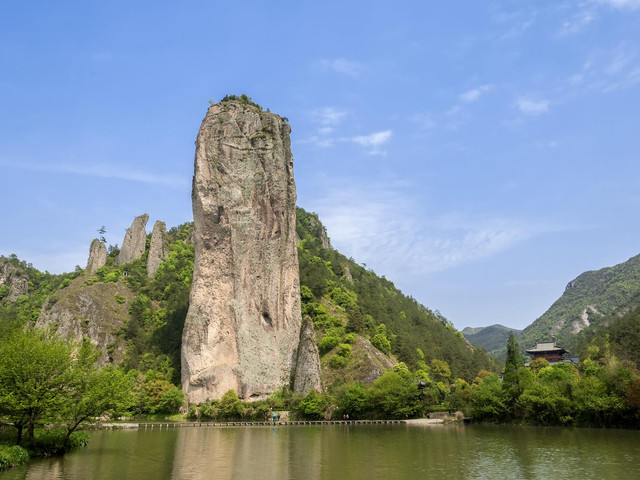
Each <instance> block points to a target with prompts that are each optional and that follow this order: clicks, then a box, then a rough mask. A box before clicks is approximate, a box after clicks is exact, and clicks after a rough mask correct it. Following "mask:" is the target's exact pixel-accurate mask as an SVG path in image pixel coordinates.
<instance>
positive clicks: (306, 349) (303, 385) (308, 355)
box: [293, 317, 321, 394]
mask: <svg viewBox="0 0 640 480" xmlns="http://www.w3.org/2000/svg"><path fill="white" fill-rule="evenodd" d="M320 384H321V379H320V353H319V352H318V345H317V344H316V340H315V331H314V329H313V321H312V320H311V319H310V318H309V317H306V318H304V319H303V320H302V327H301V329H300V343H299V345H298V356H297V358H296V369H295V377H294V379H293V391H294V393H303V394H304V393H307V392H309V391H310V390H313V389H317V388H318V386H319V385H320Z"/></svg>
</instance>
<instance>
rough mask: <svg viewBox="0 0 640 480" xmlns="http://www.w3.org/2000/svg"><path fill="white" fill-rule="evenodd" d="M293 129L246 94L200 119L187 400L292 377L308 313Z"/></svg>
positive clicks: (246, 395) (256, 389) (255, 394)
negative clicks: (244, 99) (303, 308)
mask: <svg viewBox="0 0 640 480" xmlns="http://www.w3.org/2000/svg"><path fill="white" fill-rule="evenodd" d="M290 131H291V128H290V126H289V124H288V123H286V122H285V121H284V120H283V119H282V118H281V117H279V116H278V115H275V114H273V113H269V112H264V111H262V110H261V109H260V108H258V107H256V106H252V105H246V104H241V103H239V102H223V103H220V104H217V105H213V106H211V107H210V108H209V111H208V112H207V115H206V116H205V118H204V120H203V122H202V126H201V128H200V131H199V133H198V137H197V139H196V155H195V173H194V177H193V193H192V198H193V217H194V245H195V262H194V273H193V284H192V288H191V295H190V301H189V311H188V313H187V317H186V319H185V325H184V331H183V338H182V386H183V390H184V391H185V393H186V394H187V398H188V401H189V402H190V403H194V402H202V401H204V400H206V399H207V398H220V397H221V396H222V395H223V394H224V393H225V392H226V391H227V390H230V389H234V390H235V391H236V393H237V394H238V396H239V397H240V398H242V399H245V400H249V399H260V398H264V397H266V396H268V395H270V394H271V393H272V392H273V391H275V390H276V389H278V388H281V387H283V386H288V385H290V382H291V380H292V378H293V376H294V373H293V371H292V370H293V368H294V366H295V362H296V356H297V349H298V342H299V340H300V325H301V317H300V287H299V277H298V275H299V272H298V256H297V250H296V242H295V239H296V233H295V223H296V222H295V202H296V190H295V183H294V180H293V156H292V154H291V148H290V139H289V134H290ZM299 368H302V366H299ZM319 386H320V385H319V384H318V385H317V388H319Z"/></svg>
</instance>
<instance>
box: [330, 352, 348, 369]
mask: <svg viewBox="0 0 640 480" xmlns="http://www.w3.org/2000/svg"><path fill="white" fill-rule="evenodd" d="M347 361H348V360H347V358H346V357H343V356H341V355H334V356H333V357H331V360H329V366H330V367H331V368H335V369H339V368H342V367H344V366H345V365H346V364H347Z"/></svg>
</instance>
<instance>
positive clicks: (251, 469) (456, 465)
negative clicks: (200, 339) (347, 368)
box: [0, 424, 640, 480]
mask: <svg viewBox="0 0 640 480" xmlns="http://www.w3.org/2000/svg"><path fill="white" fill-rule="evenodd" d="M227 478H234V479H251V478H259V479H260V480H268V479H305V480H306V479H321V478H331V479H334V478H335V479H350V478H358V479H368V480H369V479H376V478H436V479H449V478H455V479H473V478H482V479H501V478H504V479H509V480H513V479H520V478H524V479H546V478H559V479H574V478H575V479H590V478H593V479H636V478H640V432H638V431H625V430H595V429H564V428H542V427H505V426H495V427H494V426H475V425H473V426H469V425H467V426H449V425H447V426H444V425H433V426H417V425H410V424H407V425H404V424H399V425H352V426H341V425H327V426H280V427H276V428H274V427H201V428H197V427H184V428H173V429H169V430H167V429H166V428H164V429H162V430H159V429H158V428H157V427H156V428H155V429H154V430H144V429H142V430H119V431H106V430H103V431H95V432H92V433H91V443H90V445H89V446H88V447H87V448H84V449H79V450H77V451H75V452H73V453H71V454H69V455H67V456H65V457H62V458H53V459H44V460H35V461H32V462H31V464H30V465H29V466H27V467H24V468H19V469H13V470H10V471H7V472H5V473H0V480H8V479H30V480H36V479H37V480H40V479H42V480H44V479H47V480H50V479H82V480H87V479H109V480H126V479H136V480H141V479H227Z"/></svg>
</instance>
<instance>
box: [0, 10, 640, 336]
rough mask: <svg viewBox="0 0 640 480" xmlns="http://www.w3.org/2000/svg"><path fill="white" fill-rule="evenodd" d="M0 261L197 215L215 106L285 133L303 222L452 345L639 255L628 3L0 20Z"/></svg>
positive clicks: (5, 15) (635, 99)
mask: <svg viewBox="0 0 640 480" xmlns="http://www.w3.org/2000/svg"><path fill="white" fill-rule="evenodd" d="M0 62H1V65H2V68H0V172H1V174H2V192H3V197H4V208H3V209H2V211H1V213H0V221H1V223H2V229H0V254H4V255H8V254H10V253H15V254H17V255H18V256H19V257H20V258H21V259H25V260H27V261H29V262H32V263H33V264H34V266H36V267H38V268H40V269H42V270H49V271H51V272H56V273H58V272H63V271H70V270H73V268H74V266H75V265H81V266H84V265H85V264H86V260H87V256H88V251H89V244H90V242H91V239H92V238H94V237H96V236H97V232H96V230H97V229H98V228H99V227H100V226H101V225H104V226H105V227H106V229H107V234H106V237H107V241H108V243H112V244H115V243H118V244H120V243H121V242H122V238H123V236H124V232H125V229H126V228H127V227H128V226H129V225H130V223H131V221H132V220H133V218H134V217H135V216H137V215H140V214H142V213H144V212H147V213H149V215H150V217H151V219H150V222H149V224H148V229H149V230H150V229H151V227H152V225H153V222H154V221H155V220H156V219H161V220H164V221H165V222H167V225H168V226H173V225H178V224H180V223H183V222H185V221H190V220H191V219H192V213H191V201H190V185H191V176H192V169H193V155H194V143H193V142H194V140H195V137H196V133H197V130H198V128H199V125H200V122H201V120H202V118H203V116H204V114H205V112H206V108H207V106H208V103H207V102H208V100H209V99H213V100H219V99H220V98H222V97H223V96H224V95H226V94H228V93H235V94H241V93H246V94H248V95H249V96H251V97H252V98H253V99H254V100H255V101H256V102H257V103H260V104H261V105H262V106H263V107H264V108H269V109H270V110H271V111H273V112H276V113H279V114H280V115H283V116H286V117H288V118H289V120H290V123H291V125H292V128H293V133H292V149H293V154H294V159H295V175H296V183H297V188H298V204H299V205H300V206H302V207H303V208H305V209H307V210H311V211H315V212H317V213H318V214H319V215H320V217H321V219H322V220H323V222H324V223H325V224H326V226H327V228H328V231H329V235H330V237H331V240H332V243H333V245H334V246H335V247H336V248H337V249H338V250H340V251H341V252H342V253H344V254H346V255H347V256H352V257H353V258H354V259H356V260H357V261H358V262H361V263H365V264H366V265H367V266H368V267H369V268H371V269H373V270H374V271H375V272H376V273H378V274H380V275H385V276H386V277H387V278H389V279H390V280H392V281H394V282H395V284H396V285H397V286H398V287H399V288H401V289H402V290H403V291H404V292H405V293H407V294H409V295H411V296H413V297H414V298H416V299H417V300H418V301H420V302H421V303H423V304H425V305H426V306H428V307H430V308H432V309H439V310H440V311H441V312H442V313H443V314H444V315H445V316H446V317H448V318H449V319H450V320H451V321H453V322H454V324H455V326H456V327H458V328H463V327H465V326H480V325H490V324H493V323H502V324H504V325H509V326H513V327H518V328H523V327H524V326H526V325H528V324H529V323H531V322H532V321H533V320H535V318H537V317H538V316H539V315H541V314H542V313H544V311H545V310H546V309H547V308H548V307H549V306H550V305H551V303H552V302H553V301H554V300H555V299H556V298H558V297H559V296H560V295H561V294H562V292H563V290H564V287H565V285H566V283H567V282H569V281H570V280H572V279H573V278H575V277H576V276H577V275H579V274H580V273H582V272H583V271H585V270H590V269H597V268H602V267H605V266H610V265H613V264H616V263H620V262H622V261H625V260H627V259H628V258H629V257H631V256H634V255H636V254H638V253H640V225H639V224H638V222H637V212H638V207H639V204H640V191H639V189H638V178H639V174H640V161H639V158H638V157H639V154H638V152H640V148H639V147H640V135H639V134H638V133H639V128H638V126H639V125H640V0H586V1H566V2H563V1H535V2H533V1H525V0H518V1H486V2H478V1H467V2H409V1H395V2H390V1H379V0H370V1H367V2H359V1H352V2H344V1H342V2H334V1H325V2H307V1H297V2H242V1H238V2H211V1H201V2H196V1H184V2H163V1H154V2H146V1H136V2H123V1H104V2H86V1H60V2H48V1H46V2H45V1H34V2H27V3H25V2H16V1H8V2H3V4H2V6H1V7H0Z"/></svg>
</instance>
